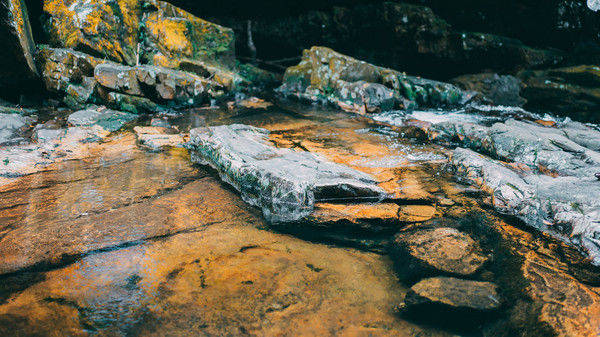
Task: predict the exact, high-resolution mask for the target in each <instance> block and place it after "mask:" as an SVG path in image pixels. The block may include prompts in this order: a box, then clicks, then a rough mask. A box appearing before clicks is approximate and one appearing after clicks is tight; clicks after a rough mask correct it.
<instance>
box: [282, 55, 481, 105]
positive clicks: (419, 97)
mask: <svg viewBox="0 0 600 337" xmlns="http://www.w3.org/2000/svg"><path fill="white" fill-rule="evenodd" d="M278 90H279V92H280V93H283V94H284V95H287V96H293V97H299V98H301V99H306V100H309V101H314V102H329V103H332V104H335V105H339V106H340V107H342V108H344V109H345V110H351V111H356V112H359V113H367V112H377V111H382V110H383V111H385V110H392V109H395V108H405V109H408V108H414V107H441V106H457V105H460V104H464V103H465V102H466V101H468V100H470V99H471V98H472V96H471V95H470V94H469V93H467V92H464V91H462V90H461V89H459V88H457V87H455V86H453V85H451V84H447V83H442V82H436V81H431V80H426V79H421V78H417V77H412V76H407V75H405V74H403V73H400V72H398V71H395V70H392V69H387V68H382V67H377V66H374V65H372V64H369V63H366V62H364V61H359V60H356V59H354V58H351V57H349V56H346V55H342V54H340V53H337V52H335V51H333V50H331V49H329V48H325V47H313V48H311V49H310V50H305V51H304V53H303V56H302V61H301V62H300V63H299V64H298V65H297V66H294V67H290V68H288V69H287V70H286V73H285V76H284V84H283V85H282V86H281V87H280V88H279V89H278Z"/></svg>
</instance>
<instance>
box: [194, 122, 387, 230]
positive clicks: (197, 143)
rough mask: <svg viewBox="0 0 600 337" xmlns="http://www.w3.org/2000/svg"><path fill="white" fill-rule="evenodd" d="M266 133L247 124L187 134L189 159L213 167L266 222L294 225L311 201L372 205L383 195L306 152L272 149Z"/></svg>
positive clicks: (366, 180)
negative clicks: (356, 201)
mask: <svg viewBox="0 0 600 337" xmlns="http://www.w3.org/2000/svg"><path fill="white" fill-rule="evenodd" d="M268 136H269V132H268V131H267V130H265V129H260V128H255V127H252V126H247V125H239V124H236V125H229V126H217V127H209V128H199V129H193V130H192V131H191V132H190V142H189V145H188V147H189V148H190V149H191V150H192V160H193V161H194V162H197V163H201V164H207V165H210V166H212V167H213V168H215V169H216V170H217V171H218V172H219V175H220V176H221V178H222V179H223V180H224V181H225V182H227V183H229V184H231V185H232V186H233V187H235V188H236V189H237V190H238V191H239V192H240V193H241V194H242V197H243V198H244V200H246V201H247V202H249V203H250V204H252V205H255V206H257V207H259V208H261V209H262V211H263V214H264V215H265V217H266V218H267V219H268V220H270V221H272V222H275V223H277V222H289V221H297V220H299V219H301V218H303V217H305V216H308V215H309V214H311V213H312V212H313V209H314V204H315V202H331V201H335V200H340V201H341V200H363V201H365V200H367V201H377V200H381V199H383V198H384V197H385V196H386V193H385V192H384V191H383V190H382V189H381V188H380V187H378V186H377V184H376V181H375V180H374V179H373V178H372V177H371V176H370V175H368V174H365V173H362V172H359V171H356V170H354V169H351V168H349V167H347V166H343V165H340V164H335V163H333V162H330V161H327V160H325V159H323V158H321V157H319V156H316V155H314V154H312V153H308V152H299V151H294V150H291V149H284V148H276V147H274V146H273V145H271V144H270V143H269V140H268Z"/></svg>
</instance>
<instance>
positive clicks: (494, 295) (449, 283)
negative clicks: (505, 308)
mask: <svg viewBox="0 0 600 337" xmlns="http://www.w3.org/2000/svg"><path fill="white" fill-rule="evenodd" d="M501 305H502V298H501V297H500V295H499V294H498V291H497V286H496V285H495V284H493V283H490V282H478V281H470V280H461V279H457V278H451V277H434V278H428V279H424V280H422V281H420V282H419V283H417V284H415V285H414V286H412V287H411V288H410V291H409V292H408V293H407V294H406V297H405V299H404V306H405V309H406V310H411V309H415V308H417V307H420V306H421V307H422V306H439V307H441V308H443V309H446V310H466V311H476V312H491V311H496V310H498V309H500V306H501ZM431 313H432V314H433V312H431ZM465 318H466V319H467V320H468V318H467V317H465Z"/></svg>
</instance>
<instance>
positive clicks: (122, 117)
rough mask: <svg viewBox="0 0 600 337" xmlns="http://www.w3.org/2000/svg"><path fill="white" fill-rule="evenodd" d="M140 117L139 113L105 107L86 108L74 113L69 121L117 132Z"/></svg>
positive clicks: (78, 124) (73, 123)
mask: <svg viewBox="0 0 600 337" xmlns="http://www.w3.org/2000/svg"><path fill="white" fill-rule="evenodd" d="M137 118H138V116H137V115H134V114H131V113H127V112H122V111H115V110H110V109H105V108H98V109H86V110H80V111H77V112H74V113H72V114H71V115H69V117H68V118H67V122H69V124H71V125H73V126H92V125H97V126H100V127H101V128H103V129H104V130H106V131H108V132H115V131H118V130H120V129H121V128H123V126H125V125H126V124H128V123H131V122H133V121H134V120H136V119H137Z"/></svg>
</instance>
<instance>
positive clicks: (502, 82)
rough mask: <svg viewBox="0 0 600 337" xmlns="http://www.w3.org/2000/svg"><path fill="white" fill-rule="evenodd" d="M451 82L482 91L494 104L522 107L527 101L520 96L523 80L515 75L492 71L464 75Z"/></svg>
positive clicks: (464, 87) (463, 87) (461, 86)
mask: <svg viewBox="0 0 600 337" xmlns="http://www.w3.org/2000/svg"><path fill="white" fill-rule="evenodd" d="M451 82H452V83H453V84H455V85H457V86H459V87H460V88H462V89H464V90H469V91H478V92H480V93H482V94H483V95H484V96H485V97H486V98H487V99H488V100H489V101H490V102H491V103H492V104H494V105H504V106H519V107H520V106H523V105H524V104H525V102H526V100H525V99H524V98H523V97H521V96H519V93H520V91H521V80H520V79H518V78H516V77H514V76H510V75H502V76H500V75H498V74H491V73H485V74H474V75H462V76H459V77H456V78H454V79H453V80H452V81H451Z"/></svg>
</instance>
